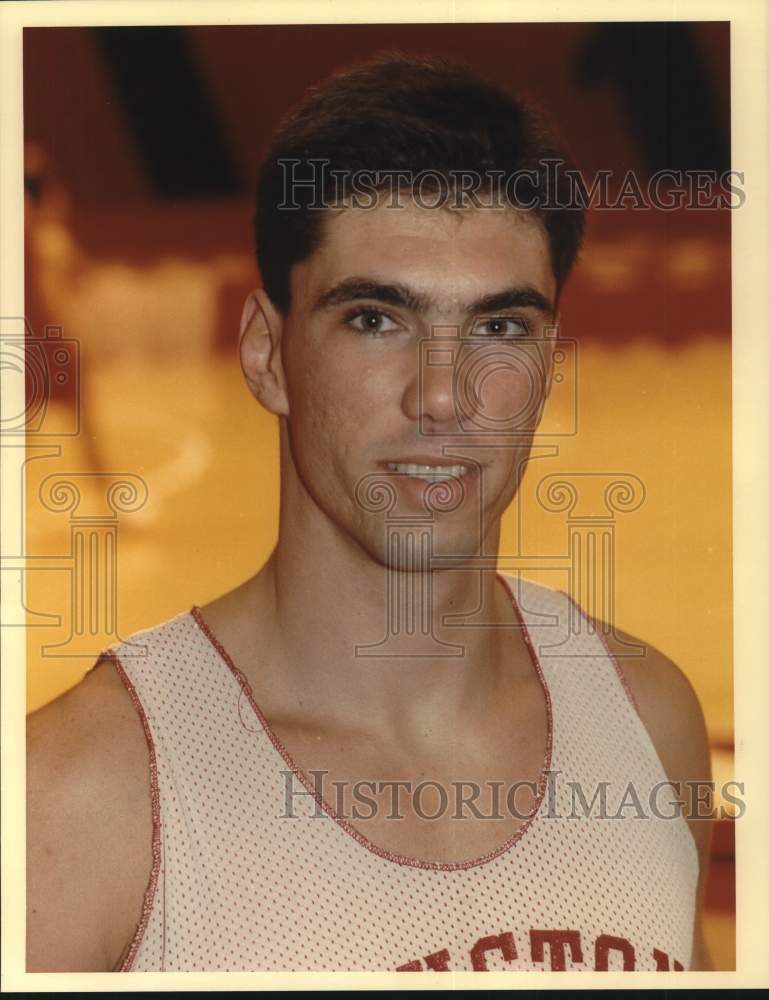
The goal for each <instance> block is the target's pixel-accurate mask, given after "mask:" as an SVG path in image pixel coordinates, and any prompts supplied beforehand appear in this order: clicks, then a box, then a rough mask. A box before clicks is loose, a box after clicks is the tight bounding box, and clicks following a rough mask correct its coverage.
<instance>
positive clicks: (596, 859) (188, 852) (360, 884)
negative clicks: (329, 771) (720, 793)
mask: <svg viewBox="0 0 769 1000" xmlns="http://www.w3.org/2000/svg"><path fill="white" fill-rule="evenodd" d="M500 576H501V577H502V579H503V580H504V581H506V583H507V585H508V589H509V590H510V596H511V599H512V600H513V602H514V604H515V607H516V610H517V613H518V617H519V620H520V621H521V622H522V625H523V633H524V637H525V638H526V640H527V643H528V647H529V651H530V653H531V654H532V658H533V662H534V665H535V667H536V670H537V673H538V675H539V678H540V681H541V683H542V685H543V688H544V693H545V696H546V703H547V716H548V740H547V753H546V759H545V760H544V762H543V767H542V771H541V775H540V782H539V788H538V795H537V799H536V809H535V810H533V811H532V815H531V818H529V819H527V821H526V823H525V825H524V826H523V827H522V828H520V829H519V830H518V832H517V833H516V834H515V835H514V836H513V837H512V839H510V840H508V842H507V843H505V844H502V845H500V846H499V848H498V849H497V850H495V851H494V852H491V853H489V854H487V855H485V856H483V857H480V858H475V859H470V860H468V861H466V862H462V863H432V862H428V861H423V860H418V859H414V858H404V857H402V856H398V855H393V854H391V853H389V852H387V851H385V850H383V849H381V848H379V847H378V846H377V845H375V844H373V843H372V842H370V841H369V840H368V839H367V838H366V837H365V836H363V835H362V834H361V833H359V832H358V831H357V830H356V829H355V827H354V826H352V825H351V824H350V823H349V822H348V821H347V820H346V819H344V818H343V817H341V816H338V815H337V814H336V813H334V811H333V809H332V807H331V806H330V805H329V804H328V803H327V801H326V800H324V799H322V798H321V797H320V796H318V801H317V802H316V800H315V798H313V795H307V794H303V795H294V796H292V799H293V810H292V811H293V815H294V817H295V818H293V819H288V818H286V816H285V811H286V787H287V785H286V775H289V776H291V774H292V772H293V777H292V780H294V778H295V779H296V781H297V787H301V786H299V784H298V783H299V782H301V783H302V784H303V785H304V786H305V787H306V788H307V789H308V790H310V791H311V792H313V794H314V786H313V784H312V782H311V781H310V779H309V778H307V776H306V775H304V774H302V772H301V771H300V770H299V769H298V768H297V767H296V765H295V764H294V762H293V761H292V759H291V757H290V755H289V753H288V751H287V750H286V749H285V747H284V746H283V745H282V744H281V742H280V741H279V739H278V738H277V736H276V735H275V734H274V733H273V732H272V730H271V729H270V726H269V723H268V722H267V721H266V719H265V718H264V717H263V715H262V713H261V711H260V709H259V707H258V706H257V704H256V703H255V701H254V698H253V694H252V691H251V688H250V686H249V684H248V682H247V680H246V678H245V676H244V675H243V674H242V673H240V672H239V671H238V669H237V667H236V666H235V665H234V663H232V661H231V660H230V658H229V656H228V654H227V652H226V650H224V649H223V648H222V646H221V645H220V643H219V641H218V640H217V638H216V636H214V635H213V633H212V632H211V631H210V630H209V628H208V627H207V625H206V623H205V621H204V619H203V617H202V615H201V613H200V610H199V608H198V607H197V606H193V608H192V609H191V610H190V611H188V612H184V613H181V614H179V615H177V616H176V617H174V618H172V619H170V620H168V621H166V622H164V623H162V624H160V625H157V626H156V627H154V628H151V629H147V630H144V631H141V632H137V633H135V634H134V635H133V636H131V637H130V638H129V639H128V640H126V641H125V642H122V643H120V644H118V645H116V646H113V647H111V648H110V650H108V651H107V652H108V653H109V654H110V655H111V656H112V658H113V662H114V665H115V668H116V669H117V671H118V673H119V675H120V677H121V679H122V681H123V683H124V684H125V686H126V688H127V689H128V691H129V693H130V695H131V697H132V699H133V702H134V704H135V706H136V708H137V711H138V713H139V716H140V718H141V721H142V724H143V726H144V732H145V735H146V738H147V744H148V748H149V754H150V788H151V796H152V817H153V843H152V847H153V866H152V871H151V873H150V877H149V884H148V886H147V889H146V894H145V898H144V907H143V911H142V915H141V919H140V922H139V925H138V927H137V929H136V932H135V935H134V937H133V940H132V942H131V946H130V949H129V951H128V953H127V955H126V957H125V960H124V961H123V963H122V966H121V969H120V971H125V972H128V971H137V972H139V971H164V970H166V971H205V970H209V971H214V970H218V971H249V970H250V971H261V970H265V971H271V970H286V971H303V970H351V971H353V970H354V971H380V970H385V971H387V970H400V969H402V970H404V971H412V970H413V971H421V970H435V971H442V970H473V969H475V970H486V969H488V970H537V969H538V970H547V971H549V970H561V969H565V970H572V969H573V970H580V969H607V970H622V969H625V970H633V969H638V970H640V969H647V970H648V969H651V970H655V969H657V970H661V971H662V970H678V969H688V968H689V963H690V961H691V951H692V939H693V930H694V916H695V897H696V889H697V879H698V872H699V865H698V856H697V850H696V845H695V842H694V838H693V837H692V834H691V831H690V830H689V828H688V825H687V822H686V819H685V818H684V817H683V816H681V815H678V816H677V817H676V818H668V817H670V816H671V815H673V814H674V813H675V808H674V807H675V797H674V794H673V791H672V788H671V786H670V785H669V784H665V782H666V781H667V775H666V774H665V772H664V769H663V766H662V764H661V762H660V759H659V756H658V755H657V753H656V751H655V748H654V745H653V743H652V741H651V739H650V737H649V734H648V732H647V730H646V728H645V726H644V724H643V722H642V721H641V718H640V716H639V714H638V712H637V709H636V707H635V704H634V702H633V698H632V694H631V692H630V689H629V688H628V687H627V684H626V683H625V681H624V678H623V676H622V673H621V670H620V667H619V664H618V663H617V662H616V660H615V659H614V658H613V657H612V656H611V655H610V654H609V652H608V649H607V647H606V645H605V643H604V642H603V639H602V637H601V636H600V634H599V633H596V631H595V630H594V629H593V627H592V624H591V623H589V621H588V620H587V618H586V617H585V616H584V614H583V613H582V612H581V611H580V609H579V608H578V607H577V605H575V604H574V603H573V602H571V600H570V599H569V598H568V597H567V596H566V595H565V594H563V593H561V592H560V591H557V590H553V589H551V588H549V587H544V586H542V585H540V584H534V583H532V582H530V581H525V580H517V579H515V578H514V577H508V576H506V575H503V574H500ZM137 644H139V645H140V646H143V647H146V655H144V656H137V655H136V651H137ZM576 783H579V786H580V788H581V790H582V793H583V796H584V804H583V803H582V801H581V800H580V798H579V796H578V795H575V790H574V789H575V784H576ZM600 783H604V786H603V787H604V788H605V789H606V799H605V803H606V806H605V808H603V809H601V800H600V797H598V798H596V799H594V795H595V794H596V793H597V792H598V793H600ZM629 786H632V787H630V788H629ZM655 790H656V791H655ZM656 792H659V794H658V795H656V798H655V794H656ZM591 801H592V806H593V807H592V809H591ZM319 814H320V816H319Z"/></svg>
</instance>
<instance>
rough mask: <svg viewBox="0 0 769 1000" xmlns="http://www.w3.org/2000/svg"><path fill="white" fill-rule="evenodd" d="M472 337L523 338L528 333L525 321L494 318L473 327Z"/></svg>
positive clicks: (510, 317) (500, 317)
mask: <svg viewBox="0 0 769 1000" xmlns="http://www.w3.org/2000/svg"><path fill="white" fill-rule="evenodd" d="M472 332H473V335H477V336H480V337H523V336H525V335H526V334H527V333H528V332H529V328H528V326H527V324H526V320H523V319H517V318H515V317H513V316H494V317H492V318H491V319H484V320H482V321H481V322H480V323H476V325H475V326H474V327H473V331H472Z"/></svg>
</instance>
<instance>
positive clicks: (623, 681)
mask: <svg viewBox="0 0 769 1000" xmlns="http://www.w3.org/2000/svg"><path fill="white" fill-rule="evenodd" d="M558 593H559V594H563V596H564V597H565V598H567V600H568V601H569V602H570V603H571V605H572V607H573V608H574V610H575V611H576V612H577V614H578V615H580V616H581V618H583V619H584V621H585V622H591V623H592V625H593V631H594V634H595V635H597V636H598V638H599V639H600V640H601V645H602V646H603V648H604V650H605V651H606V655H607V657H608V658H609V662H610V663H611V664H612V665H613V666H614V670H615V672H616V674H617V677H618V678H619V681H620V684H621V685H622V689H623V691H624V692H625V694H626V696H627V699H628V701H629V702H630V704H631V705H632V707H633V709H634V711H635V713H636V715H637V716H638V718H639V719H640V721H641V723H643V719H642V718H641V713H640V711H639V709H638V703H637V702H636V700H635V696H634V695H633V692H632V690H631V688H630V685H629V684H628V682H627V678H626V677H625V674H624V671H623V670H622V667H621V666H620V665H619V660H618V659H617V657H616V656H615V655H614V653H613V652H612V651H611V650H610V649H609V644H608V642H607V641H606V638H605V637H604V634H603V632H602V631H601V630H600V629H599V628H598V627H597V626H596V622H595V619H594V618H591V617H590V615H588V613H587V612H586V611H585V610H584V609H583V608H581V607H580V605H579V604H578V603H577V602H576V601H575V600H574V598H573V597H572V596H571V594H569V593H568V592H567V591H565V590H559V591H558Z"/></svg>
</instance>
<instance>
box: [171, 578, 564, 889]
mask: <svg viewBox="0 0 769 1000" xmlns="http://www.w3.org/2000/svg"><path fill="white" fill-rule="evenodd" d="M496 575H497V577H498V578H499V579H500V580H501V582H502V584H503V586H504V587H505V589H506V590H507V593H508V595H509V597H510V600H511V602H512V605H513V609H514V610H515V614H516V617H517V619H518V622H519V627H520V628H521V631H522V633H523V638H524V641H525V643H526V648H527V649H528V651H529V655H530V657H531V661H532V663H533V665H534V668H535V670H536V673H537V677H538V678H539V681H540V684H541V685H542V690H543V693H544V695H545V708H546V711H547V742H546V746H545V760H544V764H543V766H542V768H541V769H540V772H539V780H538V786H537V798H536V808H535V809H534V810H533V811H532V813H531V815H530V816H528V817H527V819H526V821H525V823H524V824H523V825H522V826H521V827H520V828H519V829H518V830H516V831H515V833H514V834H513V835H512V836H511V837H509V838H508V839H507V840H506V841H505V842H504V843H503V844H501V845H500V846H499V847H497V848H495V849H494V850H493V851H489V852H488V853H486V854H484V855H482V856H481V857H478V858H471V859H469V860H466V861H427V860H425V859H422V858H414V857H410V856H408V855H404V854H396V853H395V852H393V851H388V850H387V849H386V848H384V847H379V846H378V845H377V844H375V843H374V842H373V841H371V840H369V838H368V837H366V836H365V834H363V833H361V832H360V831H359V830H358V829H356V828H355V827H354V826H352V824H351V823H349V822H348V821H347V820H346V819H344V817H342V816H340V815H339V814H338V813H337V812H336V810H335V809H334V808H333V807H332V806H331V805H329V803H328V802H326V800H325V799H324V798H323V796H322V795H321V794H320V793H319V792H318V790H317V788H316V787H315V786H314V785H313V784H312V783H311V782H310V780H309V779H308V778H307V776H306V775H305V774H304V772H303V771H302V770H301V768H300V767H299V766H298V765H297V764H296V762H295V761H294V759H293V757H292V756H291V754H290V753H289V751H288V750H287V749H286V747H285V746H284V745H283V743H282V741H281V740H280V739H279V737H278V736H277V734H276V733H275V732H274V731H273V729H272V726H271V725H270V724H269V722H268V721H267V719H266V717H265V715H264V713H263V712H262V710H261V709H260V708H259V705H258V704H257V702H256V698H255V697H254V693H253V690H252V689H251V684H250V682H249V680H248V678H247V677H246V676H245V674H244V673H243V672H242V671H241V670H239V669H238V667H236V666H235V663H234V662H233V660H232V657H231V656H230V654H229V653H228V652H227V650H226V649H225V647H224V646H223V645H222V643H221V642H220V641H219V639H218V638H217V636H216V635H215V634H214V632H213V631H212V629H211V628H210V627H209V625H208V623H207V622H206V620H205V619H204V617H203V614H202V612H201V610H200V607H199V606H198V605H197V604H193V606H192V607H191V608H190V611H189V612H188V613H189V615H190V616H191V617H192V619H193V620H194V622H195V623H196V625H197V626H198V627H199V628H200V630H201V632H202V633H203V634H204V635H205V636H206V638H207V639H208V641H209V642H210V643H211V645H212V646H213V648H214V649H215V650H216V652H217V653H218V654H219V657H220V658H221V660H223V661H224V663H225V664H226V666H227V667H228V668H229V670H230V671H231V673H232V674H233V676H234V677H235V680H236V681H237V682H238V684H239V685H240V687H241V689H242V691H243V693H244V694H245V695H246V698H247V699H248V701H249V704H250V705H251V708H252V709H253V711H254V714H255V715H256V717H257V719H258V720H259V723H260V725H261V727H262V729H263V730H264V732H265V734H266V735H267V737H268V738H269V740H270V742H271V743H272V745H273V746H274V747H275V749H276V750H277V751H278V753H279V754H280V756H281V757H282V758H283V760H284V761H285V762H286V764H287V765H288V766H289V768H290V769H291V771H292V772H293V774H294V776H295V777H296V778H297V779H298V780H299V781H300V782H301V783H302V785H303V786H304V787H305V788H306V789H307V791H308V792H309V793H310V794H311V795H312V796H313V798H314V799H315V801H316V802H317V803H318V806H319V807H320V808H321V809H322V810H323V811H324V812H325V813H326V814H327V815H328V816H329V817H330V818H331V819H333V820H334V822H335V823H337V825H338V826H340V827H341V828H342V829H343V830H344V831H345V832H346V833H347V834H349V835H350V836H351V837H352V838H353V839H354V840H356V841H358V843H359V844H361V845H362V846H363V847H365V848H366V849H367V850H368V851H370V852H371V853H372V854H375V855H377V856H379V857H381V858H384V859H386V860H387V861H391V862H394V863H395V864H399V865H403V866H406V867H410V868H422V869H427V870H434V871H457V870H461V869H467V868H476V867H478V866H480V865H484V864H488V863H489V862H491V861H493V860H495V859H496V858H498V857H500V856H501V855H503V854H505V853H506V852H507V851H509V850H510V849H511V848H512V847H514V846H515V845H516V844H517V843H518V842H519V841H520V840H521V839H522V837H523V836H524V835H525V834H526V833H527V832H528V830H529V829H530V828H531V827H532V825H533V824H534V822H535V820H536V819H537V818H538V817H539V815H540V813H541V811H542V805H543V802H544V797H545V789H546V787H547V777H548V774H549V772H550V766H551V763H552V752H553V709H552V701H551V697H550V689H549V687H548V684H547V679H546V677H545V674H544V671H543V670H542V666H541V664H540V661H539V657H538V656H537V653H536V650H535V649H534V644H533V643H532V641H531V635H530V634H529V628H528V626H527V624H526V621H525V619H524V617H523V615H522V613H521V610H520V607H519V605H518V602H517V601H516V599H515V595H514V594H513V591H512V588H511V587H510V583H509V581H508V580H507V578H506V577H505V576H504V575H503V574H502V573H500V572H499V571H497V574H496Z"/></svg>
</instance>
